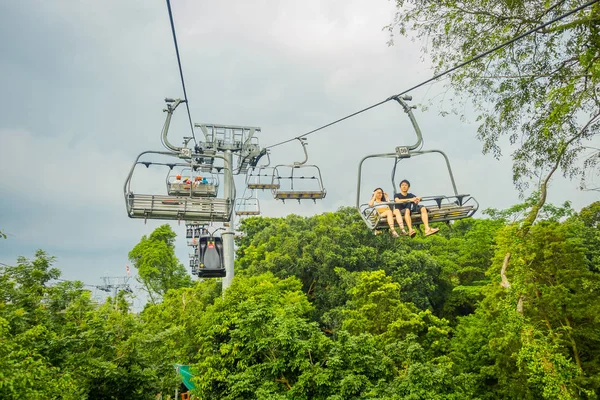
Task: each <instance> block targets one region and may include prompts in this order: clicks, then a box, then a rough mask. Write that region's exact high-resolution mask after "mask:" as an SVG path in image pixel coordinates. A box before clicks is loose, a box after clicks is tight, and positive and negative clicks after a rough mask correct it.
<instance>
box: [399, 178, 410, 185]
mask: <svg viewBox="0 0 600 400" xmlns="http://www.w3.org/2000/svg"><path fill="white" fill-rule="evenodd" d="M404 182H406V184H407V185H408V187H410V182H409V181H408V179H402V181H401V182H400V186H402V184H403V183H404Z"/></svg>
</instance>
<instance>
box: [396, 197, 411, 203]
mask: <svg viewBox="0 0 600 400" xmlns="http://www.w3.org/2000/svg"><path fill="white" fill-rule="evenodd" d="M394 201H395V202H396V203H410V202H411V201H413V199H399V198H397V197H394Z"/></svg>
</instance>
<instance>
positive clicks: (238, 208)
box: [233, 197, 260, 216]
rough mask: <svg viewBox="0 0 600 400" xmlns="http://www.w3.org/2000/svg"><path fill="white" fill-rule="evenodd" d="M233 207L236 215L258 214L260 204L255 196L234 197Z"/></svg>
mask: <svg viewBox="0 0 600 400" xmlns="http://www.w3.org/2000/svg"><path fill="white" fill-rule="evenodd" d="M233 209H234V212H235V215H238V216H250V215H260V204H259V202H258V198H256V197H249V198H246V199H244V198H241V199H236V200H235V205H234V207H233Z"/></svg>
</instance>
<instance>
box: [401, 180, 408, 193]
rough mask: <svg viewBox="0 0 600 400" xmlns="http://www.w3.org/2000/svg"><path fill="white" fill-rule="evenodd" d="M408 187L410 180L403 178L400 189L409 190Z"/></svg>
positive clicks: (402, 190)
mask: <svg viewBox="0 0 600 400" xmlns="http://www.w3.org/2000/svg"><path fill="white" fill-rule="evenodd" d="M408 189H410V182H409V181H408V180H406V179H402V182H400V191H401V192H407V191H408Z"/></svg>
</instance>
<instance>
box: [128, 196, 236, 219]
mask: <svg viewBox="0 0 600 400" xmlns="http://www.w3.org/2000/svg"><path fill="white" fill-rule="evenodd" d="M126 205H127V213H128V215H129V217H130V218H144V219H164V220H194V221H206V222H228V221H229V220H230V219H231V206H230V204H229V202H228V201H227V200H225V199H214V198H202V197H176V196H164V195H150V194H134V193H128V194H127V196H126Z"/></svg>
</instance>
